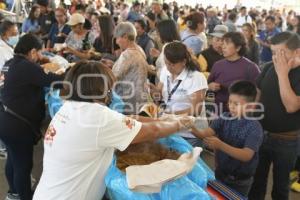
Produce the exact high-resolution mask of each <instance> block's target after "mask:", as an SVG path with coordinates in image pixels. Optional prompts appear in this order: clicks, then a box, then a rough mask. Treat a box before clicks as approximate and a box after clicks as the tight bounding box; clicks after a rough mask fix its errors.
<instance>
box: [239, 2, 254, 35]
mask: <svg viewBox="0 0 300 200" xmlns="http://www.w3.org/2000/svg"><path fill="white" fill-rule="evenodd" d="M245 23H250V24H251V23H252V18H251V16H250V15H248V13H247V8H246V7H245V6H243V7H241V9H240V14H239V15H238V19H237V21H236V23H235V24H236V26H237V30H238V31H242V26H243V25H244V24H245Z"/></svg>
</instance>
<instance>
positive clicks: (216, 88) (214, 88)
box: [208, 82, 221, 92]
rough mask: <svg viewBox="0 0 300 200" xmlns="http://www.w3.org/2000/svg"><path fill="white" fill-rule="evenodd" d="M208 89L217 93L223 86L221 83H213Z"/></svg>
mask: <svg viewBox="0 0 300 200" xmlns="http://www.w3.org/2000/svg"><path fill="white" fill-rule="evenodd" d="M208 88H209V89H210V90H211V91H214V92H217V91H219V90H220V89H221V84H220V83H216V82H211V83H210V84H208Z"/></svg>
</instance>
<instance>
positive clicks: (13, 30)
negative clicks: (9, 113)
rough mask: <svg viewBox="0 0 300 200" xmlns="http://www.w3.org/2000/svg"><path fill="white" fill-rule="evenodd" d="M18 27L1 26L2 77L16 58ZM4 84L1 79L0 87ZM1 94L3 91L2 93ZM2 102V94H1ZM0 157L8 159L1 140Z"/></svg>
mask: <svg viewBox="0 0 300 200" xmlns="http://www.w3.org/2000/svg"><path fill="white" fill-rule="evenodd" d="M18 39H19V37H18V27H17V25H16V24H15V23H13V22H11V21H8V20H5V21H3V22H2V23H1V25H0V52H1V56H0V76H1V77H2V75H1V70H2V68H3V66H4V64H5V63H6V61H8V60H10V59H11V58H13V56H14V49H13V46H15V45H16V44H17V43H18ZM2 84H3V82H2V80H1V78H0V87H1V86H2ZM0 92H1V91H0ZM0 101H1V94H0ZM0 157H6V149H5V145H4V143H3V142H2V141H1V140H0Z"/></svg>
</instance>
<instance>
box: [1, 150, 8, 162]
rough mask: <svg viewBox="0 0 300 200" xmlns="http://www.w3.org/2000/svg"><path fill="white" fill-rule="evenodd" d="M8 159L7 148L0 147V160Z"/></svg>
mask: <svg viewBox="0 0 300 200" xmlns="http://www.w3.org/2000/svg"><path fill="white" fill-rule="evenodd" d="M5 159H7V151H6V149H0V160H5Z"/></svg>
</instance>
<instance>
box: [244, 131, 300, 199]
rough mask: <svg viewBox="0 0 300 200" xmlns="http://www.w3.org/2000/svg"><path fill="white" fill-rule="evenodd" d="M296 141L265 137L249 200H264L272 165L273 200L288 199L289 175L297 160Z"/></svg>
mask: <svg viewBox="0 0 300 200" xmlns="http://www.w3.org/2000/svg"><path fill="white" fill-rule="evenodd" d="M297 146H298V141H297V140H283V139H278V138H272V137H270V136H267V135H265V137H264V142H263V144H262V146H261V148H260V151H259V164H258V167H257V169H256V174H255V176H254V182H253V184H252V188H251V190H250V194H249V200H263V199H264V198H265V194H266V189H267V182H268V174H269V170H270V166H271V164H273V188H272V199H273V200H288V199H289V174H290V172H291V171H292V170H293V168H294V166H295V161H296V158H297Z"/></svg>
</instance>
